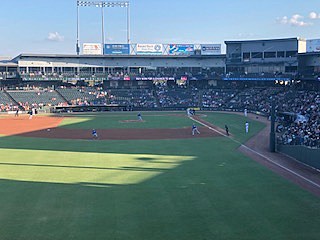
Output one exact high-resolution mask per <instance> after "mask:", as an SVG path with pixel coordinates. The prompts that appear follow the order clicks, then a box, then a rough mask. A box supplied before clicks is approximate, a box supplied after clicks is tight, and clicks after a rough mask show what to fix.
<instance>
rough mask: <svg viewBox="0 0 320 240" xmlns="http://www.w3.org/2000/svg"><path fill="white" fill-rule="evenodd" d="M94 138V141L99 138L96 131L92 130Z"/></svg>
mask: <svg viewBox="0 0 320 240" xmlns="http://www.w3.org/2000/svg"><path fill="white" fill-rule="evenodd" d="M92 137H93V139H97V138H98V133H97V131H96V130H95V129H92Z"/></svg>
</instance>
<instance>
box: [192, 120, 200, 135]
mask: <svg viewBox="0 0 320 240" xmlns="http://www.w3.org/2000/svg"><path fill="white" fill-rule="evenodd" d="M195 133H198V134H200V132H199V130H198V128H197V126H196V125H195V124H194V123H193V124H192V135H194V134H195Z"/></svg>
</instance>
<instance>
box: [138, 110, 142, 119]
mask: <svg viewBox="0 0 320 240" xmlns="http://www.w3.org/2000/svg"><path fill="white" fill-rule="evenodd" d="M138 120H139V121H142V116H141V113H140V112H139V113H138Z"/></svg>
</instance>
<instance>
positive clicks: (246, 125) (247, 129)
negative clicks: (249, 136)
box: [245, 122, 249, 133]
mask: <svg viewBox="0 0 320 240" xmlns="http://www.w3.org/2000/svg"><path fill="white" fill-rule="evenodd" d="M245 127H246V133H248V132H249V123H248V122H246V124H245Z"/></svg>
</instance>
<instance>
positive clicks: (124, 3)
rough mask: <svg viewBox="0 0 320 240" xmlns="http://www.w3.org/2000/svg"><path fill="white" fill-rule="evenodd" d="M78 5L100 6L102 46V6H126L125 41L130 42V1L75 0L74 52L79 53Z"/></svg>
mask: <svg viewBox="0 0 320 240" xmlns="http://www.w3.org/2000/svg"><path fill="white" fill-rule="evenodd" d="M79 7H100V8H101V38H102V40H101V42H102V48H103V46H104V8H105V7H111V8H113V7H121V8H127V43H128V44H130V3H129V2H128V1H112V2H109V1H79V0H77V44H76V52H77V55H79V54H80V46H79Z"/></svg>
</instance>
